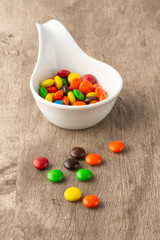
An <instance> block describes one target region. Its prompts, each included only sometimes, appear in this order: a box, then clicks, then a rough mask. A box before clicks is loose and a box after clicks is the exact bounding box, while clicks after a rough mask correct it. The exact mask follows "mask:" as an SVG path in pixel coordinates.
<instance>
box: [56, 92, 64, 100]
mask: <svg viewBox="0 0 160 240" xmlns="http://www.w3.org/2000/svg"><path fill="white" fill-rule="evenodd" d="M62 97H63V91H62V90H58V91H57V92H55V93H54V101H56V100H60V99H61V98H62Z"/></svg>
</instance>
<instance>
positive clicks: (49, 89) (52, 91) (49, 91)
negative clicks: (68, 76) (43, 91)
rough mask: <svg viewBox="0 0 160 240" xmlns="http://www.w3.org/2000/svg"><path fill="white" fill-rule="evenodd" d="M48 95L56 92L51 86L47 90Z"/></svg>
mask: <svg viewBox="0 0 160 240" xmlns="http://www.w3.org/2000/svg"><path fill="white" fill-rule="evenodd" d="M47 91H48V93H55V92H57V88H56V87H55V86H51V87H48V88H47Z"/></svg>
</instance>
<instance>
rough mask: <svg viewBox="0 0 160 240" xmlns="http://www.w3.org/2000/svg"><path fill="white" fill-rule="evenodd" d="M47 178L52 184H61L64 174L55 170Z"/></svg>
mask: <svg viewBox="0 0 160 240" xmlns="http://www.w3.org/2000/svg"><path fill="white" fill-rule="evenodd" d="M47 178H48V180H49V181H51V182H59V181H61V180H62V178H63V172H62V171H60V170H58V169H53V170H51V171H49V173H48V175H47Z"/></svg>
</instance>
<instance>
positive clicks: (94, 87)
mask: <svg viewBox="0 0 160 240" xmlns="http://www.w3.org/2000/svg"><path fill="white" fill-rule="evenodd" d="M96 87H100V86H99V84H97V83H95V84H93V91H95V89H96Z"/></svg>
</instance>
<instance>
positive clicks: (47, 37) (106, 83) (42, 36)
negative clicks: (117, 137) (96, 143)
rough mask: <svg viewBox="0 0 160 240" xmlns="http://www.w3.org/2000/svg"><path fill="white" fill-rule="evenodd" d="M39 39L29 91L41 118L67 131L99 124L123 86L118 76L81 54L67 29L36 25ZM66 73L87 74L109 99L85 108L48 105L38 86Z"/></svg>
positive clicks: (54, 24) (53, 24)
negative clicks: (67, 71)
mask: <svg viewBox="0 0 160 240" xmlns="http://www.w3.org/2000/svg"><path fill="white" fill-rule="evenodd" d="M36 25H37V29H38V35H39V54H38V60H37V64H36V66H35V69H34V71H33V74H32V76H31V79H30V89H31V92H32V94H33V97H34V99H35V101H36V103H37V105H38V107H39V109H40V110H41V112H42V113H43V115H44V116H45V117H46V118H47V119H48V120H49V121H50V122H52V123H53V124H55V125H57V126H58V127H62V128H66V129H84V128H88V127H92V126H94V125H95V124H97V123H99V122H100V121H102V120H103V119H104V118H105V117H106V116H107V115H108V113H109V112H110V111H111V109H112V108H113V106H114V104H115V101H116V99H117V97H118V94H119V93H120V91H121V89H122V85H123V81H122V78H121V76H120V74H119V73H118V72H117V71H116V70H115V69H114V68H112V67H111V66H109V65H108V64H105V63H103V62H100V61H98V60H96V59H94V58H91V57H89V56H88V55H87V54H86V53H84V52H83V51H82V50H81V48H80V47H79V46H78V44H77V43H76V42H75V40H74V39H73V38H72V36H71V35H70V33H69V32H68V31H67V29H66V28H65V27H64V26H63V24H62V23H60V22H59V21H57V20H50V21H48V22H46V23H45V24H42V25H40V24H36ZM61 69H67V70H69V71H71V72H76V73H78V74H80V75H81V76H83V75H84V74H87V73H90V74H92V75H94V76H95V77H96V79H97V82H98V84H99V85H100V86H102V88H104V89H105V90H106V92H107V93H108V96H109V97H108V98H107V99H105V100H103V101H101V102H98V103H96V104H91V105H86V106H66V105H59V104H55V103H51V102H48V101H46V100H45V99H43V98H41V97H40V96H39V86H40V83H41V82H42V81H43V80H45V79H47V78H50V77H53V76H55V75H56V73H57V71H59V70H61Z"/></svg>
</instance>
